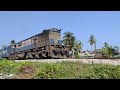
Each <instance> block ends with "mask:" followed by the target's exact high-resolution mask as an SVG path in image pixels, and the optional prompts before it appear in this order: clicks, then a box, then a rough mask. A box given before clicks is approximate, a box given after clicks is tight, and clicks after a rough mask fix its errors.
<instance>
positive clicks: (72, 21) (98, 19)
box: [0, 11, 120, 50]
mask: <svg viewBox="0 0 120 90" xmlns="http://www.w3.org/2000/svg"><path fill="white" fill-rule="evenodd" d="M49 28H58V29H62V31H61V35H62V36H63V33H64V32H66V31H70V32H73V33H74V35H75V36H76V37H77V39H78V40H80V41H81V42H82V43H83V44H84V46H83V50H87V49H88V50H90V45H89V44H88V39H89V37H90V35H91V34H93V35H94V36H95V37H96V39H97V48H101V47H102V46H103V43H104V42H108V43H109V44H110V45H112V46H115V45H117V46H119V47H120V36H119V35H120V12H119V11H0V47H1V46H2V45H9V43H10V41H11V40H12V39H14V40H15V41H16V42H19V41H21V40H23V39H26V38H29V37H31V36H33V35H35V34H38V33H41V32H42V30H43V29H49Z"/></svg>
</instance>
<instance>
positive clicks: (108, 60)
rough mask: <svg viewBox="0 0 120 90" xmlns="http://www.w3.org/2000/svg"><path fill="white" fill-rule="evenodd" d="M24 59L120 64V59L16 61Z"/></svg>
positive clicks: (43, 60)
mask: <svg viewBox="0 0 120 90" xmlns="http://www.w3.org/2000/svg"><path fill="white" fill-rule="evenodd" d="M23 61H29V62H46V63H50V62H54V63H55V62H62V61H70V62H76V61H79V62H82V63H87V64H92V63H93V64H111V65H120V59H114V60H111V59H42V60H40V59H34V60H33V59H32V60H30V59H29V60H15V62H23Z"/></svg>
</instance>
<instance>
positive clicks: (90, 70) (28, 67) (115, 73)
mask: <svg viewBox="0 0 120 90" xmlns="http://www.w3.org/2000/svg"><path fill="white" fill-rule="evenodd" d="M0 73H3V74H8V73H15V74H16V78H17V79H120V66H119V65H118V66H113V65H107V64H83V63H80V62H65V61H64V62H57V63H40V62H19V63H17V62H14V61H8V60H0Z"/></svg>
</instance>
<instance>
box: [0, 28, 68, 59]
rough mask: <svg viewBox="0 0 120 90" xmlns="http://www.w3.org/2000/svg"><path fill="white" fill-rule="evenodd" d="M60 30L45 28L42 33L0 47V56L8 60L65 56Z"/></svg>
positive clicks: (66, 54) (65, 50)
mask: <svg viewBox="0 0 120 90" xmlns="http://www.w3.org/2000/svg"><path fill="white" fill-rule="evenodd" d="M60 32H61V29H56V28H52V29H45V30H43V32H42V33H39V34H37V35H34V36H32V37H30V38H27V39H25V40H22V41H20V42H18V43H15V44H13V45H10V46H7V47H6V48H3V49H1V50H0V57H1V58H7V59H10V60H17V59H42V58H67V56H68V53H67V49H66V48H65V46H64V45H63V44H62V41H61V40H60V37H61V33H60Z"/></svg>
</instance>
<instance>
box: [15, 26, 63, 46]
mask: <svg viewBox="0 0 120 90" xmlns="http://www.w3.org/2000/svg"><path fill="white" fill-rule="evenodd" d="M51 31H53V32H59V33H60V31H61V29H60V30H58V29H56V28H52V29H45V30H43V32H42V33H39V34H36V35H34V36H32V37H30V38H27V39H25V40H22V41H20V42H23V41H26V40H28V39H31V38H33V37H36V36H39V35H41V36H42V35H44V34H46V33H48V32H51ZM20 42H18V43H20ZM16 44H17V43H16Z"/></svg>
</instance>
